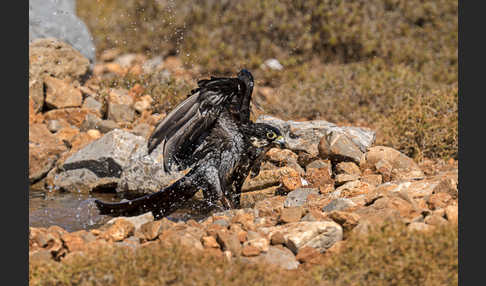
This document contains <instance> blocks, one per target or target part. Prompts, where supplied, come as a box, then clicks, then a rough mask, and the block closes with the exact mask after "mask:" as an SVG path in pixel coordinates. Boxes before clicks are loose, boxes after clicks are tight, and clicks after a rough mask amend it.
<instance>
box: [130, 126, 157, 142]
mask: <svg viewBox="0 0 486 286" xmlns="http://www.w3.org/2000/svg"><path fill="white" fill-rule="evenodd" d="M152 130H153V127H152V126H150V125H148V124H147V123H140V124H137V125H136V126H135V127H133V128H132V133H133V134H135V135H137V136H141V137H143V138H145V139H148V138H149V137H150V135H151V134H152Z"/></svg>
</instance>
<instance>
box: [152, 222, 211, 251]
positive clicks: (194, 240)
mask: <svg viewBox="0 0 486 286" xmlns="http://www.w3.org/2000/svg"><path fill="white" fill-rule="evenodd" d="M195 230H199V229H198V228H190V227H189V228H187V229H186V230H172V229H168V230H166V231H163V232H162V233H161V234H160V236H159V239H160V240H161V242H162V243H171V244H177V245H182V246H185V247H187V248H188V249H196V250H204V247H203V245H202V243H201V238H202V231H201V230H199V231H200V232H199V233H196V232H195Z"/></svg>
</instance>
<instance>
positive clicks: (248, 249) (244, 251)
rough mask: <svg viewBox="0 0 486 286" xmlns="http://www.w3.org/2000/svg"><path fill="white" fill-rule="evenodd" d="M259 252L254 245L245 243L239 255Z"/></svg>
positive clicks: (252, 254)
mask: <svg viewBox="0 0 486 286" xmlns="http://www.w3.org/2000/svg"><path fill="white" fill-rule="evenodd" d="M259 254H260V250H259V249H258V248H256V247H254V246H251V245H245V246H243V248H242V249H241V255H243V256H247V257H249V256H257V255H259Z"/></svg>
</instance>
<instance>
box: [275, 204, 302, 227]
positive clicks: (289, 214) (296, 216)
mask: <svg viewBox="0 0 486 286" xmlns="http://www.w3.org/2000/svg"><path fill="white" fill-rule="evenodd" d="M303 213H304V210H303V209H302V207H288V208H284V209H282V211H281V212H280V218H279V221H280V222H281V223H289V222H298V221H300V218H301V217H302V215H303Z"/></svg>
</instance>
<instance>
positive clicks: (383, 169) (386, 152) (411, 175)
mask: <svg viewBox="0 0 486 286" xmlns="http://www.w3.org/2000/svg"><path fill="white" fill-rule="evenodd" d="M365 156H366V159H365V160H364V161H363V163H362V167H365V166H372V167H374V168H375V169H376V170H377V171H378V172H379V173H380V174H382V175H383V180H384V181H385V182H386V181H388V178H387V177H388V176H389V177H390V180H411V179H422V178H424V173H423V172H422V170H420V168H419V166H418V165H417V164H416V163H415V162H414V161H413V160H412V159H411V158H409V157H407V156H405V155H404V154H402V153H400V152H399V151H397V150H395V149H393V148H390V147H385V146H374V147H371V148H369V149H368V152H367V153H366V155H365Z"/></svg>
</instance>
